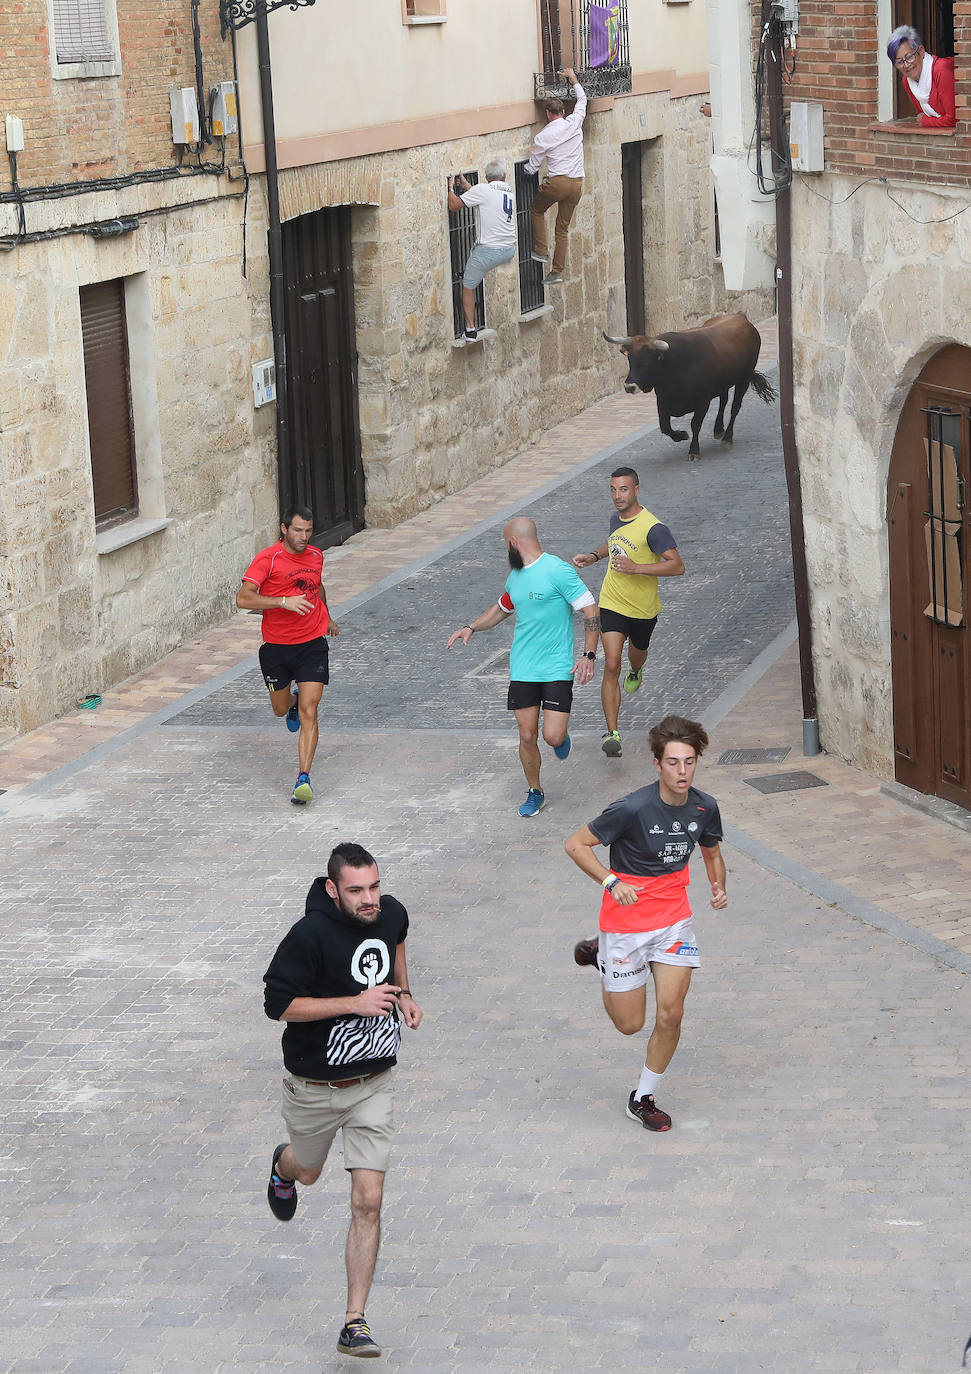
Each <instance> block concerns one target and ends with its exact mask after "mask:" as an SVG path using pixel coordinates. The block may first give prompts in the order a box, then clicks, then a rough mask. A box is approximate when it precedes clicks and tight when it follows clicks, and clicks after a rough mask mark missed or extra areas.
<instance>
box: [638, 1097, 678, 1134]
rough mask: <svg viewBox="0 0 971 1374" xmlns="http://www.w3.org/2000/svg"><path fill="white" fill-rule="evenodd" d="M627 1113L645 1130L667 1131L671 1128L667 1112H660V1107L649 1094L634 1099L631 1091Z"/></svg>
mask: <svg viewBox="0 0 971 1374" xmlns="http://www.w3.org/2000/svg"><path fill="white" fill-rule="evenodd" d="M627 1115H628V1116H629V1117H630V1119H631V1121H639V1122H640V1123H641V1125H642V1126H643V1127H644V1129H645V1131H669V1130H670V1129H671V1118H670V1117H669V1116H668V1114H667V1112H662V1111H661V1108H660V1107H659V1106H658V1105H657V1103H656V1102H655V1101H654V1098H653V1097H651V1096H647V1097H641V1098H638V1099H637V1101H635V1100H634V1094H633V1093H631V1095H630V1097H629V1099H628V1102H627Z"/></svg>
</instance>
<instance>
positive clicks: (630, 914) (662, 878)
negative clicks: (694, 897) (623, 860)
mask: <svg viewBox="0 0 971 1374" xmlns="http://www.w3.org/2000/svg"><path fill="white" fill-rule="evenodd" d="M612 872H614V873H616V874H617V876H618V878H619V879H620V881H621V882H622V883H630V884H631V886H632V887H638V888H640V889H641V890H640V892H639V893H638V894H637V901H636V902H635V903H634V905H633V906H621V904H620V902H615V901H614V899H613V897H611V895H610V893H609V892H605V893H604V895H603V901H602V902H601V903H600V929H601V930H606V931H609V932H610V933H611V934H620V935H633V934H637V933H639V932H641V931H647V930H664V929H665V927H666V926H674V925H677V924H678V922H679V921H687V920H689V919H690V917H691V907H690V906H689V904H688V882H689V878H688V865H687V864H685V866H684V868H679V869H677V870H676V871H675V872H674V873H660V874H658V875H657V876H655V877H651V876H644V875H639V874H635V873H620V872H618V870H617V869H616V868H615V869H613V870H612Z"/></svg>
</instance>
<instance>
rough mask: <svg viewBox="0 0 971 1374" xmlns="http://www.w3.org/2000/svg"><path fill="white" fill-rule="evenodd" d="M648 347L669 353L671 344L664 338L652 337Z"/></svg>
mask: <svg viewBox="0 0 971 1374" xmlns="http://www.w3.org/2000/svg"><path fill="white" fill-rule="evenodd" d="M648 347H649V348H653V350H654V352H655V353H667V351H668V349H669V348H670V347H671V345H670V344H669V343H667V342H665V340H664V339H652V340H651V342H650V344H649V345H648Z"/></svg>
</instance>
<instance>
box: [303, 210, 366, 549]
mask: <svg viewBox="0 0 971 1374" xmlns="http://www.w3.org/2000/svg"><path fill="white" fill-rule="evenodd" d="M283 272H284V289H285V297H286V308H285V332H286V347H287V365H288V373H287V380H288V385H289V393H288V396H289V421H290V447H291V462H292V465H293V470H292V473H291V477H292V486H291V490H292V491H293V493H294V500H295V501H297V502H299V503H301V504H305V505H308V506H310V507H311V509H312V510H313V513H314V536H313V542H314V543H315V544H317V545H318V546H319V547H321V548H326V547H327V546H329V545H333V544H339V543H341V542H342V541H343V540H345V539H346V538H347V537H348V536H349V535H351V534H353V533H354V532H355V530H359V529H361V528H362V527H363V524H364V470H363V464H362V462H361V437H360V421H359V416H358V398H357V347H356V342H355V329H354V279H353V269H352V259H351V211H350V207H349V206H339V207H337V208H335V209H326V210H317V211H315V212H314V213H313V214H310V215H299V216H298V217H297V218H296V219H292V220H289V221H288V222H287V223H286V224H284V226H283Z"/></svg>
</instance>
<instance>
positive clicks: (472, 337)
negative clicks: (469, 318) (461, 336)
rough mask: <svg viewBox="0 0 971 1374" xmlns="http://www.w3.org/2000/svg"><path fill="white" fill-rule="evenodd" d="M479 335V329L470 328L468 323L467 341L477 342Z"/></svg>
mask: <svg viewBox="0 0 971 1374" xmlns="http://www.w3.org/2000/svg"><path fill="white" fill-rule="evenodd" d="M478 337H479V331H478V329H470V328H469V326H468V325H466V326H465V338H466V342H467V343H475V341H476V339H477V338H478Z"/></svg>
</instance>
